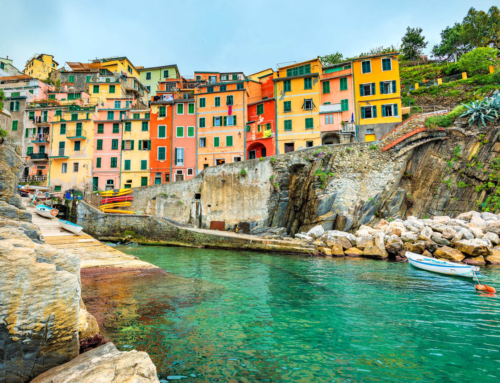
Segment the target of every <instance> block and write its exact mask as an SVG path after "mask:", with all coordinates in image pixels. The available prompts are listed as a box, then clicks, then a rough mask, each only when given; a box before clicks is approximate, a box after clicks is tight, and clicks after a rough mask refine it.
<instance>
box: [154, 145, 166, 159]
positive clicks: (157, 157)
mask: <svg viewBox="0 0 500 383" xmlns="http://www.w3.org/2000/svg"><path fill="white" fill-rule="evenodd" d="M160 148H165V158H164V159H163V160H160ZM156 159H157V160H158V161H166V160H167V147H166V146H158V151H157V152H156Z"/></svg>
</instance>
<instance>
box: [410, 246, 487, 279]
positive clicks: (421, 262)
mask: <svg viewBox="0 0 500 383" xmlns="http://www.w3.org/2000/svg"><path fill="white" fill-rule="evenodd" d="M405 255H406V258H408V262H409V263H410V265H412V266H413V267H416V268H417V269H421V270H426V271H431V272H433V273H438V274H446V275H453V276H456V277H464V278H474V273H477V272H479V267H477V266H469V265H464V264H461V263H454V262H448V261H443V260H441V259H436V258H429V257H424V256H423V255H420V254H415V253H411V252H409V251H407V252H406V254H405Z"/></svg>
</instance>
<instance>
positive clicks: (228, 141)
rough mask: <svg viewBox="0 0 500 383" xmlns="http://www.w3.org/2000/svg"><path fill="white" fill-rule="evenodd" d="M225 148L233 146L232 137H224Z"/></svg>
mask: <svg viewBox="0 0 500 383" xmlns="http://www.w3.org/2000/svg"><path fill="white" fill-rule="evenodd" d="M226 146H233V136H226Z"/></svg>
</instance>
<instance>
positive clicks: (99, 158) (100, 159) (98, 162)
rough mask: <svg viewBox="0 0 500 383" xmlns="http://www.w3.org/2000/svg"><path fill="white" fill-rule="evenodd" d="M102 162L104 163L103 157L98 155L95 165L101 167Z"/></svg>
mask: <svg viewBox="0 0 500 383" xmlns="http://www.w3.org/2000/svg"><path fill="white" fill-rule="evenodd" d="M101 164H102V158H101V157H97V158H96V161H95V167H96V168H100V167H101Z"/></svg>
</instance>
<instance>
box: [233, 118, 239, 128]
mask: <svg viewBox="0 0 500 383" xmlns="http://www.w3.org/2000/svg"><path fill="white" fill-rule="evenodd" d="M236 125H238V123H237V122H236V115H234V116H233V126H236Z"/></svg>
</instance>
